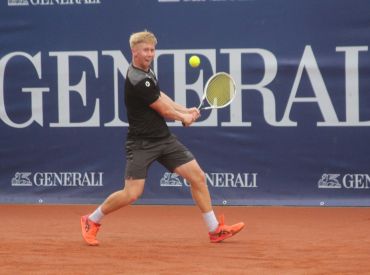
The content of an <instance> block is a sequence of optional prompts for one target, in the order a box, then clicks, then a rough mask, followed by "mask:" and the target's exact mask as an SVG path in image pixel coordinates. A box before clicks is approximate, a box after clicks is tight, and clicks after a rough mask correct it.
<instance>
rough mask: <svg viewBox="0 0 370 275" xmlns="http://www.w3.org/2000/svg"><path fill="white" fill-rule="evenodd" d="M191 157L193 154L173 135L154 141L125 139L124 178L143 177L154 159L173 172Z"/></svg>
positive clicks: (192, 157) (191, 158)
mask: <svg viewBox="0 0 370 275" xmlns="http://www.w3.org/2000/svg"><path fill="white" fill-rule="evenodd" d="M193 159H194V156H193V154H192V153H191V152H190V151H189V149H188V148H186V147H185V146H184V145H183V144H182V143H181V142H180V141H179V140H178V139H177V138H176V136H174V135H171V136H169V137H167V138H164V139H160V140H155V141H153V140H127V141H126V170H125V179H145V178H146V177H147V172H148V169H149V166H150V165H151V164H152V163H153V162H154V161H158V162H159V163H160V164H162V165H163V166H164V167H166V168H167V169H168V170H169V171H170V172H173V171H174V170H175V169H176V168H177V167H179V166H180V165H183V164H185V163H188V162H189V161H191V160H193Z"/></svg>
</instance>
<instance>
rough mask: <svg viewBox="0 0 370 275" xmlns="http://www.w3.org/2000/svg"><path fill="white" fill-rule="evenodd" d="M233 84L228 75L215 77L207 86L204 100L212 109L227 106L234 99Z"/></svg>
mask: <svg viewBox="0 0 370 275" xmlns="http://www.w3.org/2000/svg"><path fill="white" fill-rule="evenodd" d="M234 93H235V86H234V82H233V81H232V79H230V77H229V76H228V75H223V74H220V75H217V76H216V77H215V78H214V79H212V81H210V83H209V84H208V87H207V91H206V98H207V101H208V103H209V104H210V105H211V106H213V107H222V106H224V105H227V104H228V103H229V102H230V101H231V100H232V99H233V97H234Z"/></svg>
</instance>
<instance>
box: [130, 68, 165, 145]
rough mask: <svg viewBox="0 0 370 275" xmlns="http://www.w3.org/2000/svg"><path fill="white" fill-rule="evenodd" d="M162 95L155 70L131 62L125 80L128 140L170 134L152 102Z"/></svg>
mask: <svg viewBox="0 0 370 275" xmlns="http://www.w3.org/2000/svg"><path fill="white" fill-rule="evenodd" d="M159 97H160V89H159V86H158V81H157V78H156V76H155V74H154V72H153V71H152V70H151V69H150V70H149V71H148V72H145V71H143V70H140V69H138V68H135V67H134V66H133V65H132V64H130V66H129V68H128V70H127V75H126V81H125V105H126V110H127V118H128V123H129V127H128V134H127V139H128V140H134V139H159V138H165V137H168V136H169V135H170V131H169V129H168V126H167V124H166V121H165V120H164V118H163V117H162V116H161V115H160V114H158V113H157V112H156V111H155V110H153V109H152V108H150V106H149V105H150V104H152V103H153V102H155V101H156V100H157V99H158V98H159Z"/></svg>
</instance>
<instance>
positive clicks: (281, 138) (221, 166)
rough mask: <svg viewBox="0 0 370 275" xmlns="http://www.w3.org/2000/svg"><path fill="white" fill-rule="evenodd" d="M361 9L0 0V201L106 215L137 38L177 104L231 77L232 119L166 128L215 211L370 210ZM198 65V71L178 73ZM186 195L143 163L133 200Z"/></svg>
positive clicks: (184, 188) (224, 112)
mask: <svg viewBox="0 0 370 275" xmlns="http://www.w3.org/2000/svg"><path fill="white" fill-rule="evenodd" d="M144 2H145V3H144ZM369 9H370V2H369V1H366V0H358V1H356V4H354V3H352V2H350V1H345V0H327V1H308V0H307V1H306V0H302V1H296V0H282V1H275V0H266V1H249V0H247V1H232V0H230V1H229V0H225V1H213V0H204V1H188V0H186V1H185V0H176V1H172V0H170V1H169V0H157V1H114V0H6V1H1V2H0V27H1V30H2V35H1V36H0V203H22V202H23V203H24V202H26V203H39V202H42V203H101V202H102V201H103V200H104V199H105V198H106V196H108V195H109V194H110V193H112V192H114V191H116V190H118V189H121V188H122V186H123V181H124V180H123V177H124V167H125V158H126V155H125V154H126V152H125V148H124V142H125V138H126V134H127V126H128V123H127V117H126V110H125V104H124V95H123V89H124V83H125V78H126V70H127V68H128V66H129V64H130V60H131V50H130V48H129V44H128V39H129V36H130V35H131V33H132V32H135V31H140V30H143V29H148V30H150V31H153V32H154V33H155V34H156V35H157V38H158V45H157V51H156V58H155V60H154V64H153V70H154V71H155V72H156V74H157V75H158V79H159V85H160V87H161V89H162V90H163V91H165V92H166V93H167V94H168V95H169V96H170V97H171V98H173V99H174V100H175V101H177V102H179V103H181V104H184V105H187V106H189V107H190V106H198V105H199V101H200V98H201V97H202V94H203V87H204V85H205V83H206V82H207V79H208V78H209V77H210V76H211V75H212V74H214V73H215V72H220V71H225V72H227V73H230V74H231V75H232V76H233V78H234V79H235V82H236V86H237V96H236V98H235V100H234V101H233V103H232V104H231V105H230V106H229V107H227V108H225V109H220V110H212V111H211V110H205V111H202V116H201V118H200V119H199V121H197V122H196V123H195V124H194V125H193V126H192V127H189V128H184V127H182V125H181V123H178V122H171V121H169V122H168V125H169V126H170V129H171V131H172V132H173V133H174V134H176V136H178V138H179V139H180V140H181V141H182V142H183V143H184V144H185V145H186V146H187V147H188V148H189V149H190V150H191V151H192V153H193V154H194V155H195V156H196V158H197V161H198V163H199V164H200V165H201V167H202V169H203V170H204V171H205V173H206V178H207V185H208V188H209V190H210V192H211V195H212V198H213V201H214V203H215V204H227V205H239V204H240V205H317V206H320V205H321V206H326V205H329V206H332V205H356V206H358V205H364V206H365V205H366V206H370V188H369V186H370V179H369V175H370V168H369V163H370V157H369V156H370V146H368V140H369V139H370V78H369V77H368V72H369V70H370V65H369V64H370V63H369V62H368V60H369V58H370V52H369V45H370V36H369V35H368V34H369V26H368V25H367V24H366V22H367V21H368V10H369ZM225 10H228V14H229V15H228V16H227V17H223V20H220V18H219V16H214V15H215V14H224V11H225ZM138 14H140V16H137V15H138ZM184 14H190V15H191V20H189V18H187V17H184V16H183V15H184ZM169 22H170V24H169ZM194 54H195V55H198V56H199V57H200V60H201V64H200V66H199V67H198V68H193V67H191V66H190V65H189V64H188V62H187V61H188V58H189V57H190V56H191V55H194ZM189 191H190V190H189V183H187V182H186V181H185V180H184V179H182V178H180V177H179V176H177V175H176V174H172V173H170V172H169V171H166V170H165V169H164V168H163V167H161V166H160V165H159V164H157V163H154V164H153V166H152V167H151V168H150V170H149V173H148V178H147V181H146V187H145V192H144V194H143V196H142V199H141V200H140V201H138V202H137V203H144V204H145V203H156V204H157V203H160V204H193V201H192V199H191V195H190V192H189Z"/></svg>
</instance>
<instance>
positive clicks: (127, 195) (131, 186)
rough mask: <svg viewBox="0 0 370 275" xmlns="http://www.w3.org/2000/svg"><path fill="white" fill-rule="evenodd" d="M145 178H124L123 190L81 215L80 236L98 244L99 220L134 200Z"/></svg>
mask: <svg viewBox="0 0 370 275" xmlns="http://www.w3.org/2000/svg"><path fill="white" fill-rule="evenodd" d="M144 183H145V179H138V180H126V181H125V186H124V188H123V190H119V191H117V192H114V193H112V194H111V195H110V196H109V197H108V198H107V199H106V200H105V201H104V202H103V204H101V205H100V206H99V207H98V208H97V209H96V210H95V211H94V212H93V213H91V214H90V215H85V216H82V217H81V229H82V236H83V238H84V240H85V241H86V243H87V244H89V245H98V244H99V242H98V241H97V240H96V235H97V233H98V231H99V228H100V221H101V219H102V218H103V217H104V215H107V214H109V213H111V212H113V211H116V210H118V209H120V208H122V207H124V206H127V205H129V204H131V203H133V202H134V201H136V200H137V199H138V198H139V197H140V195H141V194H142V193H143V190H144Z"/></svg>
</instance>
